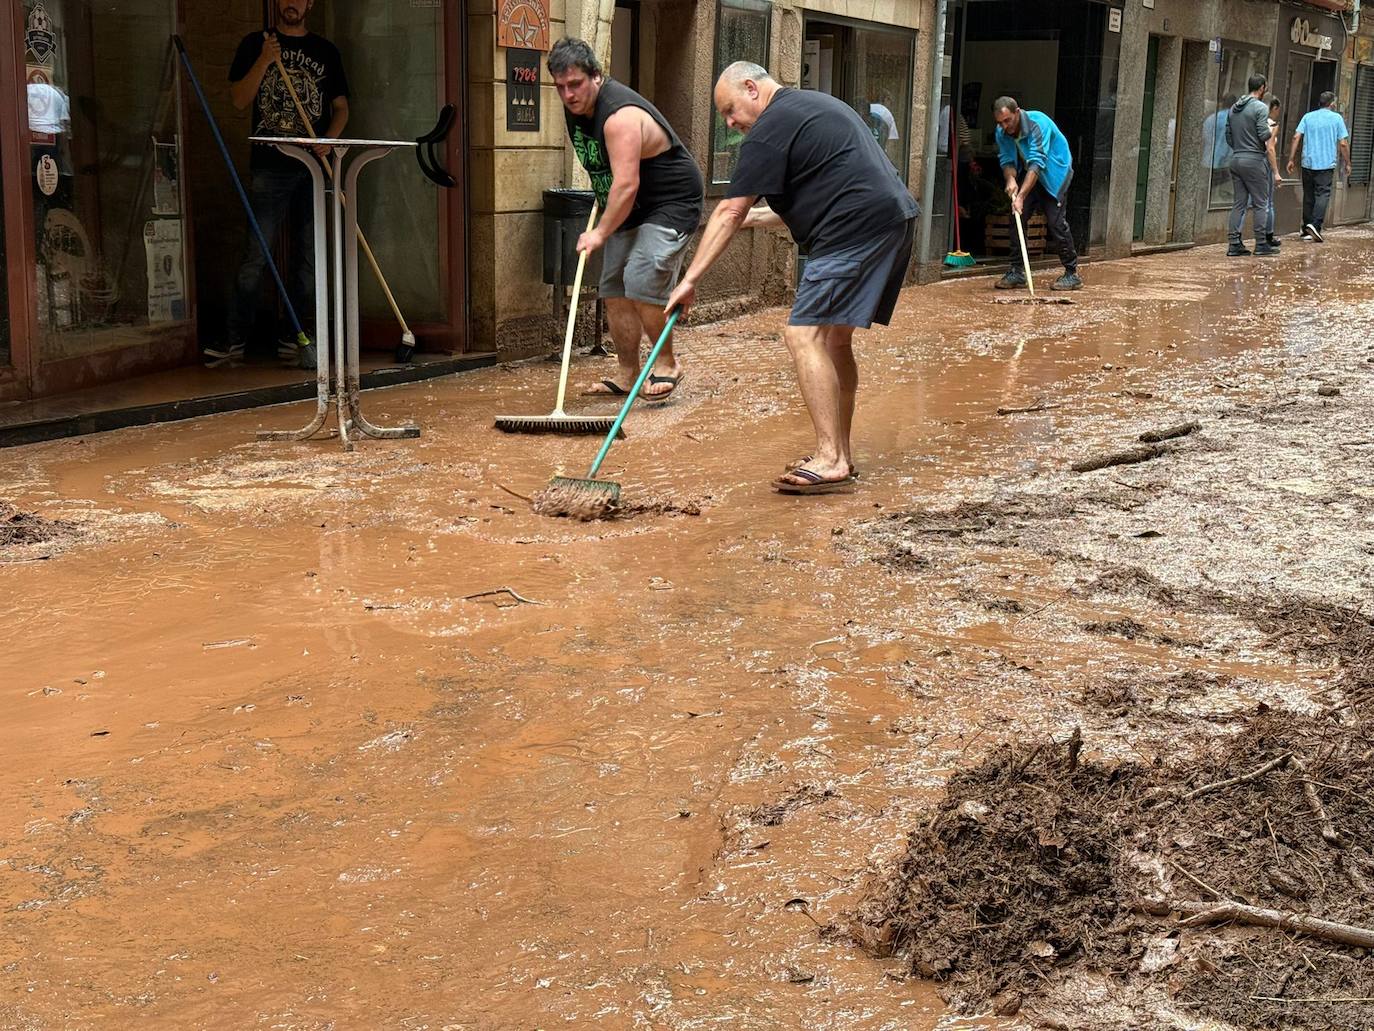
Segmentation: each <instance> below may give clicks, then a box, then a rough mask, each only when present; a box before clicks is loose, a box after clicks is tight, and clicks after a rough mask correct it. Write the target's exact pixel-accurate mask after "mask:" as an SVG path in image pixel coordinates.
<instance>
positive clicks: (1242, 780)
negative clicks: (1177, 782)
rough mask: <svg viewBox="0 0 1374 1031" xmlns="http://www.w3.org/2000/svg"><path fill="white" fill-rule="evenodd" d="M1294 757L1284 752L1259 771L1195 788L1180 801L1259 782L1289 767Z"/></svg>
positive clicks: (1188, 800) (1189, 800)
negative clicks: (1271, 773)
mask: <svg viewBox="0 0 1374 1031" xmlns="http://www.w3.org/2000/svg"><path fill="white" fill-rule="evenodd" d="M1292 757H1293V756H1292V754H1291V753H1289V752H1284V753H1283V755H1281V756H1279V757H1278V758H1277V759H1270V760H1269V761H1268V762H1267V763H1265V764H1264V765H1263V766H1261V767H1259V769H1256V770H1251V771H1250V772H1249V773H1242V774H1241V775H1240V776H1239V777H1229V778H1227V779H1226V780H1219V781H1217V782H1216V783H1215V784H1204V785H1202V787H1200V788H1194V789H1193V790H1192V791H1190V792H1188V793H1187V794H1186V795H1184V796H1183V797H1182V798H1180V799H1179V801H1180V802H1191V801H1192V800H1193V799H1195V798H1197V797H1198V796H1199V795H1206V794H1209V793H1210V792H1213V791H1220V790H1221V789H1222V788H1229V787H1234V786H1235V785H1237V784H1248V783H1249V782H1250V781H1252V780H1259V779H1260V778H1261V777H1263V776H1264V775H1265V774H1266V773H1268V772H1269V771H1270V770H1275V769H1278V768H1279V767H1280V766H1287V765H1288V760H1289V759H1291V758H1292Z"/></svg>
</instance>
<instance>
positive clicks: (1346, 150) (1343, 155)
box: [1336, 137, 1350, 176]
mask: <svg viewBox="0 0 1374 1031" xmlns="http://www.w3.org/2000/svg"><path fill="white" fill-rule="evenodd" d="M1336 153H1337V154H1339V155H1340V165H1341V167H1342V168H1344V169H1345V171H1344V172H1342V173H1341V174H1342V175H1347V176H1348V175H1349V174H1350V139H1349V137H1346V138H1345V139H1342V140H1338V141H1337V142H1336Z"/></svg>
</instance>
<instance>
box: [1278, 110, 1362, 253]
mask: <svg viewBox="0 0 1374 1031" xmlns="http://www.w3.org/2000/svg"><path fill="white" fill-rule="evenodd" d="M1317 104H1318V107H1317V109H1316V110H1315V111H1309V112H1307V114H1305V115H1303V116H1302V121H1300V122H1299V123H1298V128H1297V131H1296V132H1294V133H1293V145H1292V146H1291V147H1289V149H1288V174H1289V175H1292V174H1293V170H1294V165H1295V164H1296V162H1297V158H1298V152H1299V151H1302V238H1303V239H1304V240H1310V241H1313V242H1315V243H1321V242H1322V223H1323V222H1324V221H1325V220H1326V206H1327V204H1328V203H1330V201H1331V180H1332V179H1333V177H1334V176H1335V174H1336V161H1337V157H1339V159H1340V164H1341V168H1342V169H1343V172H1342V174H1343V175H1347V176H1348V175H1349V174H1350V130H1349V129H1347V128H1346V127H1345V119H1344V118H1342V117H1341V116H1340V113H1339V112H1337V111H1336V110H1335V104H1336V94H1334V93H1332V92H1331V91H1330V90H1327V91H1326V92H1325V93H1323V94H1322V95H1321V96H1320V97H1318V98H1317Z"/></svg>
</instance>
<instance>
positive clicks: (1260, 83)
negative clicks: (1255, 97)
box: [1249, 75, 1269, 93]
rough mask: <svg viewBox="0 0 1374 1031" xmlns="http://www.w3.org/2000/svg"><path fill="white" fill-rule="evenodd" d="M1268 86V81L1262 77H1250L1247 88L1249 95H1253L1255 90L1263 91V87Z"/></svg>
mask: <svg viewBox="0 0 1374 1031" xmlns="http://www.w3.org/2000/svg"><path fill="white" fill-rule="evenodd" d="M1268 85H1269V80H1268V79H1266V78H1265V77H1264V76H1263V75H1252V76H1250V82H1249V87H1250V92H1251V93H1254V92H1255V90H1257V89H1263V88H1264V87H1265V86H1268Z"/></svg>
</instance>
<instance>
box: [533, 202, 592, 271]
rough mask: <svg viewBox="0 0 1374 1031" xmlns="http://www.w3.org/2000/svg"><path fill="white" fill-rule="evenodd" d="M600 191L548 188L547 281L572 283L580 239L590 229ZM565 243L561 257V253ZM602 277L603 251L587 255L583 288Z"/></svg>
mask: <svg viewBox="0 0 1374 1031" xmlns="http://www.w3.org/2000/svg"><path fill="white" fill-rule="evenodd" d="M595 200H596V194H594V193H592V191H591V190H565V189H557V190H545V191H544V282H545V283H549V284H553V285H558V286H572V281H573V277H574V276H576V275H577V238H578V237H579V236H581V235H582V233H583V232H585V231H586V229H587V216H588V215H590V214H591V213H592V204H593V203H594V202H595ZM560 244H561V250H562V255H561V260H560V255H559V250H560ZM600 278H601V252H600V251H597V252H596V253H595V254H592V255H591V256H590V257H588V258H587V271H586V272H585V273H583V276H582V287H583V289H584V290H585V289H586V288H587V287H588V286H589V285H590V286H593V287H594V286H595V284H596V282H597V281H598V280H599V279H600Z"/></svg>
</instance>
